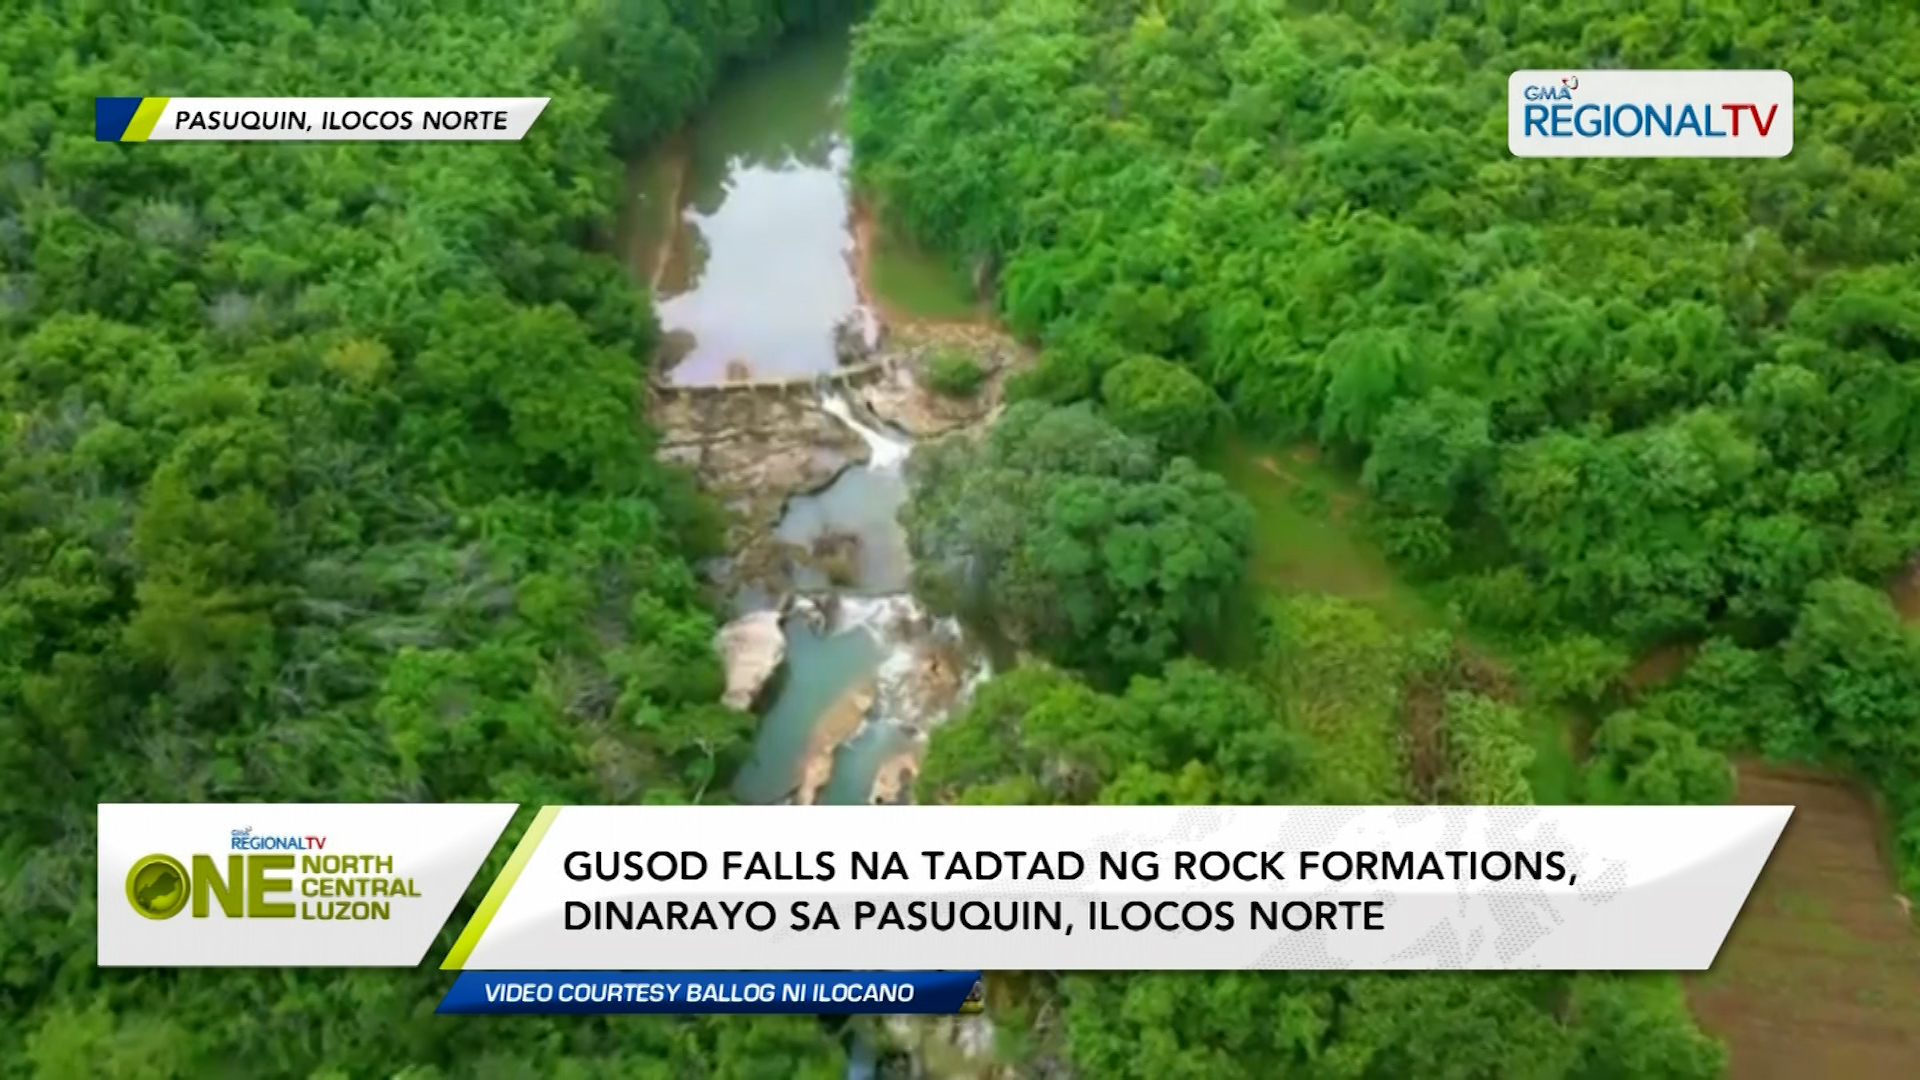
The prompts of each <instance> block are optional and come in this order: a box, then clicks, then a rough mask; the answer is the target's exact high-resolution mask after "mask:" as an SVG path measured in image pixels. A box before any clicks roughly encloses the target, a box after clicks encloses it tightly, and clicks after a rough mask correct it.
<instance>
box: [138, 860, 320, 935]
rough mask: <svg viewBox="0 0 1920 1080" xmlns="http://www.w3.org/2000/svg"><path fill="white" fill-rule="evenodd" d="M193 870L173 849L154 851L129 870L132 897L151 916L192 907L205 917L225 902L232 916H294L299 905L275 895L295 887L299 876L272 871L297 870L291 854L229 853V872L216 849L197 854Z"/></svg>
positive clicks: (164, 916) (165, 915) (197, 915)
mask: <svg viewBox="0 0 1920 1080" xmlns="http://www.w3.org/2000/svg"><path fill="white" fill-rule="evenodd" d="M192 861H193V872H192V873H191V874H189V873H188V872H187V868H186V867H185V866H182V865H181V864H180V860H178V859H176V858H174V857H173V856H171V855H148V856H146V857H145V858H142V859H138V860H136V861H135V862H134V864H133V868H132V869H131V870H128V871H127V903H128V904H130V905H132V907H133V910H135V911H137V912H139V913H140V914H141V915H144V916H145V917H147V918H149V919H171V918H173V917H174V916H175V915H178V914H180V913H181V912H182V911H185V910H187V909H188V908H189V907H190V908H192V909H193V917H194V918H196V919H204V918H206V917H207V916H208V915H209V914H211V912H212V910H213V905H214V904H218V905H220V911H221V912H222V913H223V914H225V915H226V917H227V918H229V919H243V918H246V919H291V918H293V917H294V905H293V904H291V903H288V902H285V901H280V900H273V899H269V897H271V896H273V895H274V894H278V893H292V892H293V882H292V880H291V879H288V878H284V877H269V876H268V875H269V874H270V873H273V872H276V871H287V870H292V869H293V867H294V857H293V856H291V855H229V856H227V866H226V872H225V874H224V875H223V874H222V873H221V871H220V868H219V866H218V865H217V864H216V863H215V862H214V861H213V857H212V856H211V855H195V856H193V860H192Z"/></svg>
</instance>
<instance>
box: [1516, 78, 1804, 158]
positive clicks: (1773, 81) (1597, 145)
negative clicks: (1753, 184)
mask: <svg viewBox="0 0 1920 1080" xmlns="http://www.w3.org/2000/svg"><path fill="white" fill-rule="evenodd" d="M1507 148H1508V149H1509V150H1511V151H1512V152H1513V154H1514V155H1515V156H1516V157H1773V158H1777V157H1785V156H1787V154H1789V153H1791V152H1792V150H1793V76H1791V75H1789V74H1787V73H1786V72H1784V71H1516V72H1514V73H1513V74H1512V75H1511V76H1510V77H1509V78H1508V79H1507Z"/></svg>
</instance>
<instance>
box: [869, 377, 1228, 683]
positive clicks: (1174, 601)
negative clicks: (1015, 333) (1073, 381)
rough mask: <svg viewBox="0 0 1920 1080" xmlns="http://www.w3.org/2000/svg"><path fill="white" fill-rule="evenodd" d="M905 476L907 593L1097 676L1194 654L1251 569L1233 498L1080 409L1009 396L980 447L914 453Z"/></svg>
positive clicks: (966, 444) (1209, 478)
mask: <svg viewBox="0 0 1920 1080" xmlns="http://www.w3.org/2000/svg"><path fill="white" fill-rule="evenodd" d="M908 481H909V485H910V488H911V495H912V498H911V501H910V502H909V504H908V506H907V508H906V510H905V512H904V514H903V521H904V523H905V525H906V528H907V539H908V543H909V547H910V549H911V551H912V553H913V557H914V583H915V587H916V591H917V592H919V593H920V594H921V595H922V596H924V597H926V598H927V599H928V600H929V602H930V603H932V604H933V605H934V607H935V608H936V609H938V610H945V611H963V612H966V613H968V614H970V615H974V616H976V617H981V618H985V619H989V620H990V621H991V622H992V624H993V625H994V626H995V627H996V628H997V629H998V630H999V631H1001V632H1002V633H1004V634H1006V635H1007V636H1008V637H1009V638H1011V639H1012V640H1013V641H1014V642H1015V643H1017V644H1019V645H1021V646H1025V647H1030V648H1032V649H1034V650H1036V651H1038V652H1039V653H1041V654H1042V655H1044V656H1048V657H1051V658H1053V659H1055V660H1058V661H1061V662H1063V663H1068V664H1071V665H1074V666H1078V667H1084V668H1088V669H1091V670H1097V671H1099V672H1101V673H1103V674H1106V675H1110V676H1116V677H1124V676H1125V675H1126V674H1129V673H1132V672H1137V671H1145V670H1149V669H1151V668H1154V667H1157V666H1158V665H1159V664H1161V663H1163V662H1165V661H1166V660H1168V659H1170V658H1172V657H1174V656H1176V655H1178V654H1179V653H1180V652H1182V651H1185V650H1187V649H1189V648H1191V647H1192V646H1193V645H1194V644H1196V643H1197V642H1199V641H1200V640H1201V638H1202V636H1203V635H1204V634H1205V633H1206V632H1207V631H1208V630H1209V629H1210V628H1212V627H1214V626H1215V625H1217V624H1218V622H1219V621H1220V619H1221V617H1222V613H1223V611H1224V609H1225V605H1226V600H1227V598H1228V596H1229V595H1230V594H1231V592H1232V590H1233V589H1234V587H1235V585H1236V584H1237V583H1238V582H1239V581H1240V579H1241V575H1242V574H1243V573H1244V571H1245V565H1246V556H1247V544H1248V540H1249V537H1250V534H1251V531H1252V518H1251V514H1250V513H1249V511H1248V510H1247V508H1246V506H1245V504H1244V502H1243V501H1242V500H1241V499H1240V497H1239V496H1238V495H1235V494H1234V493H1233V492H1231V491H1229V490H1228V489H1227V486H1226V484H1225V482H1224V481H1222V480H1221V479H1220V477H1219V476H1217V475H1215V474H1213V473H1210V472H1207V471H1205V470H1203V469H1201V468H1200V467H1198V466H1197V465H1195V464H1194V463H1193V462H1192V461H1191V460H1189V459H1187V458H1183V457H1176V458H1173V459H1172V460H1165V459H1163V458H1162V456H1161V455H1160V453H1159V451H1158V450H1157V449H1156V447H1155V446H1154V444H1153V443H1152V442H1150V441H1146V440H1142V439H1138V438H1135V437H1132V436H1129V435H1127V434H1125V433H1124V432H1122V431H1120V430H1119V429H1117V428H1115V427H1114V426H1113V425H1112V424H1111V423H1109V422H1108V421H1107V420H1105V419H1104V418H1102V417H1101V416H1100V415H1099V414H1097V413H1095V412H1094V411H1093V410H1092V409H1091V408H1089V407H1087V406H1084V405H1083V406H1077V407H1073V408H1065V409H1054V408H1049V407H1048V406H1046V405H1044V404H1042V403H1039V402H1023V403H1021V404H1018V405H1015V406H1013V407H1012V408H1010V409H1008V410H1007V412H1006V414H1005V415H1004V416H1003V417H1002V418H1001V419H1000V421H999V422H998V423H996V424H995V425H994V427H993V430H992V432H991V433H990V434H989V435H988V436H987V437H986V439H985V440H984V441H983V442H982V443H979V444H975V443H973V442H970V441H968V440H966V439H960V438H956V439H948V440H946V441H944V442H942V443H940V444H937V445H935V446H932V447H928V448H926V449H924V450H922V451H921V452H920V453H918V454H916V455H915V456H914V457H913V458H912V459H911V460H910V462H909V471H908Z"/></svg>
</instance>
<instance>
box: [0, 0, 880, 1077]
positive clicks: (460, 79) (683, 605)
mask: <svg viewBox="0 0 1920 1080" xmlns="http://www.w3.org/2000/svg"><path fill="white" fill-rule="evenodd" d="M841 6H844V5H840V4H837V3H831V2H826V0H732V2H728V3H724V4H713V3H705V2H697V0H583V2H577V3H560V4H552V3H533V2H527V0H472V2H467V3H453V4H448V3H442V4H434V5H431V6H430V7H429V6H428V5H408V4H361V3H355V2H341V3H326V2H320V3H311V2H305V0H275V2H266V3H225V2H214V0H206V2H197V3H195V2H175V3H171V4H167V5H164V6H163V7H164V10H156V9H155V7H154V6H152V5H142V4H133V3H118V2H86V3H82V2H77V0H72V2H61V0H53V2H49V3H28V4H25V5H15V6H14V7H13V8H12V9H11V10H9V12H8V13H7V15H6V16H5V17H3V18H0V820H4V822H5V826H4V828H3V829H0V897H4V905H3V906H4V908H5V911H6V914H7V918H6V920H5V923H4V926H0V1075H7V1076H14V1075H19V1076H39V1077H48V1078H56V1077H57V1078H66V1077H72V1078H80V1077H120V1078H134V1077H153V1078H160V1077H175V1076H180V1077H185V1076H233V1077H265V1076H303V1077H337V1078H345V1077H349V1076H352V1077H361V1076H391V1077H407V1078H410V1080H426V1078H428V1077H435V1076H442V1075H483V1076H560V1077H589V1076H620V1077H633V1076H658V1077H686V1076H735V1077H746V1076H751V1077H768V1078H772V1077H788V1076H794V1075H803V1076H822V1077H825V1076H837V1075H841V1073H842V1070H843V1065H842V1058H843V1051H842V1050H841V1047H840V1045H839V1043H838V1041H837V1037H836V1036H834V1035H833V1034H832V1033H830V1032H828V1031H827V1030H826V1029H824V1028H823V1027H821V1025H819V1024H818V1023H816V1022H815V1021H813V1020H812V1019H808V1018H769V1019H755V1020H749V1019H745V1018H741V1019H689V1020H686V1021H666V1022H659V1021H655V1022H643V1023H631V1022H620V1021H618V1020H611V1021H608V1020H586V1019H581V1018H567V1019H565V1020H555V1021H549V1020H545V1019H538V1018H527V1019H512V1020H504V1021H502V1020H499V1019H496V1020H494V1021H493V1022H489V1023H481V1024H473V1023H463V1024H456V1023H447V1022H442V1021H439V1020H437V1019H436V1018H435V1017H433V1016H432V1015H431V1013H432V1009H433V1007H434V1005H435V1003H436V1002H437V1000H438V998H439V996H440V995H441V994H442V993H443V992H444V991H445V987H446V979H445V977H444V976H442V975H440V974H438V973H436V972H433V971H430V970H423V971H420V972H292V971H287V972H282V971H218V970H214V971H126V972H117V971H100V970H97V969H96V968H95V967H94V956H93V945H92V939H93V923H94V899H93V897H94V884H93V878H94V869H93V860H94V851H93V847H94V845H93V843H92V840H91V834H92V830H93V804H94V803H96V802H99V801H103V800H105V801H154V802H177V801H192V800H241V801H244V800H260V801H301V800H310V801H319V802H327V801H338V800H462V799H510V800H518V801H520V802H522V803H526V804H534V803H541V802H636V801H646V800H660V801H667V802H685V801H688V800H692V799H700V798H713V797H715V795H714V793H716V792H719V791H721V790H723V788H724V778H725V777H726V776H727V775H729V774H730V772H731V770H732V769H733V768H734V766H735V764H736V763H737V762H738V761H739V760H740V758H741V757H742V755H743V753H744V751H745V749H746V747H747V744H748V740H749V739H750V738H751V734H752V729H753V720H752V718H751V717H749V716H747V715H745V714H742V713H737V712H733V711H731V710H728V709H724V708H722V707H720V706H718V705H716V704H714V702H715V701H716V699H717V694H718V691H719V688H720V671H719V666H718V661H717V659H716V658H715V657H714V656H713V654H712V650H711V640H712V634H713V630H714V616H713V613H712V611H711V610H710V609H709V607H708V602H707V599H706V597H705V596H704V595H703V590H702V588H701V587H700V583H699V580H698V578H697V575H696V573H695V571H694V570H693V569H692V562H693V560H696V559H698V558H700V557H702V556H703V555H704V554H706V553H708V552H709V551H711V549H712V544H713V543H714V538H715V536H716V533H715V530H714V522H713V520H712V514H711V511H709V510H706V509H704V508H703V506H702V504H701V503H700V502H699V501H698V500H697V499H696V498H695V497H694V496H693V493H692V492H691V491H690V490H689V488H688V485H687V484H686V483H685V482H684V481H682V480H680V479H678V478H676V477H675V476H671V475H668V474H666V473H664V472H663V471H662V470H661V469H660V468H659V467H657V466H656V465H655V464H654V463H653V460H652V453H651V448H650V445H649V441H648V438H649V437H648V435H647V433H646V432H645V430H644V429H643V427H642V426H641V424H640V419H641V418H640V416H639V401H638V398H637V395H638V391H639V388H640V380H641V378H642V377H643V375H644V370H645V363H646V361H647V358H648V356H649V355H650V351H651V349H652V345H653V341H654V336H655V329H654V326H653V319H652V316H651V314H650V312H649V311H648V310H647V307H646V301H645V299H644V296H643V294H642V293H641V291H640V290H636V289H635V288H634V287H633V286H632V284H631V283H630V281H629V280H628V279H627V278H626V277H625V276H624V274H623V273H622V271H621V269H620V267H619V266H618V264H617V263H616V262H615V261H614V260H613V259H612V258H610V257H607V256H603V255H596V254H590V253H589V252H590V249H591V248H592V247H593V245H594V244H595V242H596V241H597V240H598V239H600V237H599V235H598V234H599V233H600V232H601V231H602V230H604V229H605V228H606V227H607V224H608V222H610V221H611V220H612V218H613V206H614V201H615V199H616V192H617V183H618V172H619V162H618V160H617V158H616V157H615V156H614V153H613V152H614V150H616V149H617V148H619V147H621V146H631V145H636V144H639V143H641V142H644V141H646V140H648V139H650V138H652V137H654V136H656V135H658V134H660V133H661V132H663V131H665V130H667V129H668V128H670V127H672V126H673V125H675V124H676V123H678V121H679V120H680V119H681V118H682V116H683V115H684V114H685V113H686V112H687V111H688V110H689V109H691V108H692V107H694V106H695V105H696V104H698V102H699V101H700V100H701V99H702V98H703V96H704V95H705V94H706V92H707V91H708V89H709V87H710V86H711V84H712V83H713V81H714V80H715V78H716V77H718V75H719V74H720V73H721V71H722V68H723V66H724V65H725V64H727V63H728V62H729V61H733V60H739V59H745V58H750V57H752V56H754V55H755V54H758V53H760V52H763V51H764V50H766V49H768V48H769V47H771V46H772V45H773V43H774V42H775V41H776V39H777V38H778V37H779V36H780V34H781V33H782V32H783V31H785V30H788V29H794V28H800V27H804V26H807V25H810V24H813V23H815V22H818V21H820V20H822V19H824V18H826V17H829V16H832V15H836V14H839V13H836V12H835V11H833V10H832V9H834V8H837V7H841ZM96 94H195V95H203V96H205V95H221V94H228V95H248V94H282V95H340V94H379V95H408V94H415V95H428V96H445V95H463V94H464V95H509V94H539V95H547V96H551V97H552V99H553V100H552V103H551V104H550V105H549V106H548V108H547V110H546V112H545V114H544V115H543V116H542V117H541V118H540V121H539V123H538V124H537V125H536V126H535V128H534V130H533V132H532V133H531V134H530V136H529V137H528V138H527V140H526V141H525V142H524V143H518V144H454V143H317V144H275V143H233V144H219V143H199V144H181V143H146V144H139V145H124V146H123V145H117V144H107V143H96V142H95V141H94V140H93V134H92V127H91V124H92V122H91V119H90V115H91V112H92V108H93V101H92V99H93V96H94V95H96ZM529 813H530V811H529ZM503 854H504V849H503ZM487 877H490V873H489V874H483V875H482V878H483V880H484V879H485V878H487ZM472 899H475V900H477V897H474V898H472ZM461 921H462V919H460V918H456V919H455V920H453V921H452V923H451V926H450V928H449V933H451V931H452V929H454V928H457V927H458V926H459V924H460V922H461ZM445 944H446V942H443V943H442V945H443V946H444V945H445ZM433 955H435V956H437V955H438V951H436V952H435V953H434V954H433Z"/></svg>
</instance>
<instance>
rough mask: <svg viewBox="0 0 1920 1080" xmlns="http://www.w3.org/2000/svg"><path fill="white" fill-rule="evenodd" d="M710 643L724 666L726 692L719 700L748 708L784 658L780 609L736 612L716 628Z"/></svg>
mask: <svg viewBox="0 0 1920 1080" xmlns="http://www.w3.org/2000/svg"><path fill="white" fill-rule="evenodd" d="M713 647H714V649H715V650H717V651H718V652H719V653H720V659H721V660H722V661H723V662H724V663H725V664H726V668H727V692H726V693H725V694H723V695H721V698H720V703H721V704H723V705H726V706H728V707H729V708H734V709H739V710H741V711H742V712H746V711H750V710H752V709H753V708H754V706H755V705H757V704H758V703H759V701H760V697H761V694H762V692H764V691H765V689H766V686H767V683H768V681H769V680H771V679H772V678H773V676H774V673H775V672H777V671H779V670H780V665H781V664H782V663H785V662H786V659H787V635H786V634H785V633H783V632H782V631H781V629H780V613H779V612H777V611H755V612H752V613H750V614H747V615H742V616H740V617H739V618H737V619H735V620H733V621H732V622H730V623H728V624H727V625H725V626H723V627H721V628H720V633H719V634H718V635H716V636H715V639H714V645H713Z"/></svg>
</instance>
